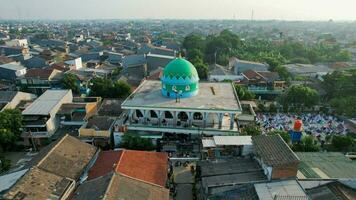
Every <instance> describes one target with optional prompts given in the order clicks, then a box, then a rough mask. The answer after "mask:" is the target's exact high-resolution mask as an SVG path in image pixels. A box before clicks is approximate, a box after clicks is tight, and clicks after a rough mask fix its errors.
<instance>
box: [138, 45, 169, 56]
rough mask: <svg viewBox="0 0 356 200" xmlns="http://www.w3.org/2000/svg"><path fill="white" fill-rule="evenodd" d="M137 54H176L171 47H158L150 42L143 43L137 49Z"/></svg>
mask: <svg viewBox="0 0 356 200" xmlns="http://www.w3.org/2000/svg"><path fill="white" fill-rule="evenodd" d="M137 53H138V54H149V53H151V54H158V55H165V56H171V57H174V56H176V51H174V50H173V49H168V48H166V47H158V46H154V45H152V44H149V43H147V44H143V45H142V47H141V48H139V49H138V51H137Z"/></svg>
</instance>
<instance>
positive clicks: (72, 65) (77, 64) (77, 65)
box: [64, 57, 83, 70]
mask: <svg viewBox="0 0 356 200" xmlns="http://www.w3.org/2000/svg"><path fill="white" fill-rule="evenodd" d="M64 64H66V65H67V66H68V68H69V69H70V70H79V69H81V68H83V63H82V58H81V57H79V58H75V59H73V60H67V61H65V62H64Z"/></svg>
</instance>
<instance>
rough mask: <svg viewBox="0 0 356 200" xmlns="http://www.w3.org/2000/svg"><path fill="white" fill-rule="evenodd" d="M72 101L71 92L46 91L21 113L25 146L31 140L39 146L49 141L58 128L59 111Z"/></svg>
mask: <svg viewBox="0 0 356 200" xmlns="http://www.w3.org/2000/svg"><path fill="white" fill-rule="evenodd" d="M72 101H73V95H72V91H71V90H47V91H46V92H45V93H43V94H42V95H41V96H40V97H38V98H37V99H36V100H35V101H34V102H33V103H32V104H30V105H29V106H28V107H27V108H26V109H25V110H24V111H22V116H23V118H24V121H23V124H24V131H23V134H22V137H23V138H24V140H25V144H26V145H30V142H31V140H33V141H34V142H35V143H36V144H39V145H41V144H42V142H43V140H46V139H49V138H50V137H51V136H52V135H53V134H54V133H55V131H56V130H57V129H58V128H59V118H58V117H57V113H58V111H59V109H60V108H61V106H62V105H63V104H65V103H71V102H72Z"/></svg>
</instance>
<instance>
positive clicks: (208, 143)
mask: <svg viewBox="0 0 356 200" xmlns="http://www.w3.org/2000/svg"><path fill="white" fill-rule="evenodd" d="M202 142H203V147H216V146H229V145H234V146H235V145H236V146H238V145H252V139H251V136H214V137H213V138H206V139H203V140H202Z"/></svg>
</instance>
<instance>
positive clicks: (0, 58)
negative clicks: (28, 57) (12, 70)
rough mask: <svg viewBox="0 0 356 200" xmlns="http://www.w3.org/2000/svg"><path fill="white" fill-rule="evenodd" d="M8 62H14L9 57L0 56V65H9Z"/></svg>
mask: <svg viewBox="0 0 356 200" xmlns="http://www.w3.org/2000/svg"><path fill="white" fill-rule="evenodd" d="M10 62H14V60H13V59H11V58H9V57H6V56H2V55H0V65H2V64H6V63H10Z"/></svg>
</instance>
